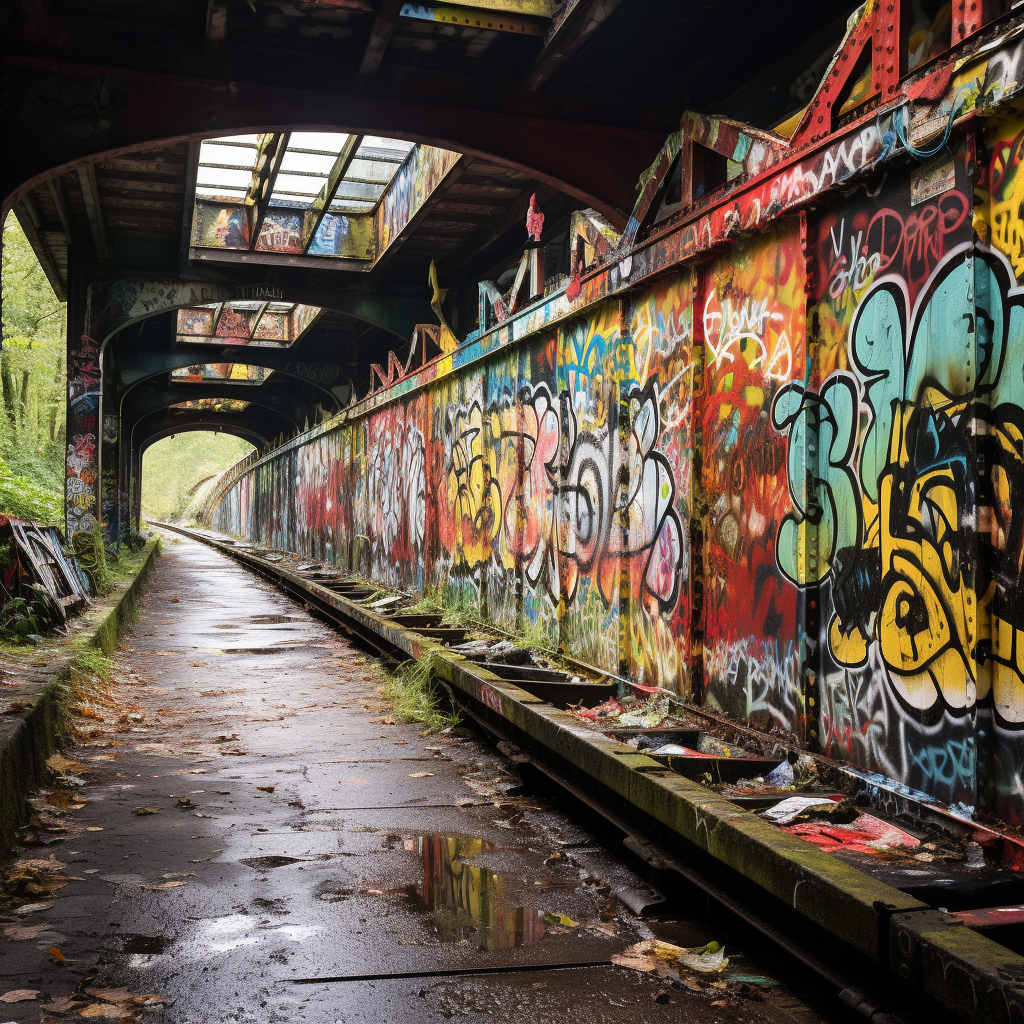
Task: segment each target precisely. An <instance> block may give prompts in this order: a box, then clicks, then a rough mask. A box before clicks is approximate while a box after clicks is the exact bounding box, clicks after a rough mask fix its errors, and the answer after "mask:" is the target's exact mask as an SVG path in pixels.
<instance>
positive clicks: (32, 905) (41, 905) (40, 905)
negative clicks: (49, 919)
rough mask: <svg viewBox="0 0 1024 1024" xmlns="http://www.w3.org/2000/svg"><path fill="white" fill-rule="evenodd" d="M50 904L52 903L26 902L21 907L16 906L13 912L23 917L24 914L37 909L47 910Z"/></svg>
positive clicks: (34, 911)
mask: <svg viewBox="0 0 1024 1024" xmlns="http://www.w3.org/2000/svg"><path fill="white" fill-rule="evenodd" d="M52 906H53V904H52V903H26V904H25V905H24V906H23V907H18V909H17V910H16V911H15V913H16V914H18V915H19V916H20V917H24V916H25V915H26V914H34V913H36V911H39V910H49V909H50V907H52Z"/></svg>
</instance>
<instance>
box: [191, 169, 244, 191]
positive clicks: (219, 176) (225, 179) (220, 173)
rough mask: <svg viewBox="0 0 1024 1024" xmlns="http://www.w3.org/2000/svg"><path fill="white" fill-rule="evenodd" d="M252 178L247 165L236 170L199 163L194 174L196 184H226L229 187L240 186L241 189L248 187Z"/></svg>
mask: <svg viewBox="0 0 1024 1024" xmlns="http://www.w3.org/2000/svg"><path fill="white" fill-rule="evenodd" d="M251 178H252V171H250V170H249V168H248V167H239V168H238V169H237V170H235V169H234V168H227V167H208V166H204V165H203V164H200V165H199V171H198V173H197V174H196V184H197V185H227V186H228V187H231V188H236V189H238V188H240V189H242V190H243V191H244V190H245V189H246V188H248V187H249V181H250V179H251Z"/></svg>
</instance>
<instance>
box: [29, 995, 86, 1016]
mask: <svg viewBox="0 0 1024 1024" xmlns="http://www.w3.org/2000/svg"><path fill="white" fill-rule="evenodd" d="M81 1002H82V997H81V996H61V997H60V999H54V1001H53V1002H52V1003H43V1004H42V1005H41V1006H40V1007H39V1008H40V1009H41V1010H46V1011H47V1013H59V1014H62V1015H63V1014H65V1013H70V1012H71V1011H72V1010H73V1009H74V1008H75V1007H76V1006H78V1005H80V1004H81Z"/></svg>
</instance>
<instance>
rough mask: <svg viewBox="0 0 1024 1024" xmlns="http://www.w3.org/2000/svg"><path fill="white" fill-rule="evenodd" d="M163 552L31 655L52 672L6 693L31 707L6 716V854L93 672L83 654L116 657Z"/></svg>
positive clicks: (2, 841) (0, 762)
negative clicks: (80, 687)
mask: <svg viewBox="0 0 1024 1024" xmlns="http://www.w3.org/2000/svg"><path fill="white" fill-rule="evenodd" d="M159 551H160V540H159V538H157V537H154V538H152V539H151V540H149V541H148V542H147V544H146V547H145V548H144V549H143V556H142V560H141V561H140V563H139V569H138V571H137V572H136V574H135V576H134V577H133V578H132V579H131V580H129V581H126V582H124V583H121V584H120V585H119V586H118V587H117V588H116V589H115V591H114V592H113V593H112V594H110V595H108V596H107V597H105V598H102V599H100V600H98V601H96V602H94V604H93V605H92V606H91V607H90V608H89V610H88V611H86V612H85V613H84V614H83V615H82V616H81V617H80V618H79V619H78V620H77V621H76V622H75V623H74V624H73V631H72V634H71V636H70V637H62V638H60V639H59V640H58V641H56V642H54V643H48V644H44V645H42V646H40V647H38V648H35V649H33V650H32V651H31V652H30V654H31V655H33V656H35V657H36V659H37V660H41V659H43V658H45V660H46V666H45V668H46V671H45V672H31V671H29V672H28V673H27V675H28V677H29V678H28V680H27V682H26V683H25V684H24V685H23V686H22V687H21V688H20V690H18V691H6V692H5V694H4V696H5V697H9V698H15V699H16V700H17V702H18V703H21V704H24V705H26V707H25V709H24V710H22V711H19V712H17V713H15V714H4V715H3V716H0V852H5V851H7V850H10V849H11V848H12V847H13V846H14V844H15V842H16V836H17V830H18V828H19V827H20V826H21V825H22V824H24V822H25V819H26V804H25V798H26V797H27V796H28V794H29V793H30V792H31V791H32V789H33V788H34V787H35V786H36V785H38V784H39V783H40V782H41V781H42V779H43V777H44V770H45V766H46V759H47V758H48V757H50V755H51V754H53V753H54V752H55V751H56V750H57V749H59V747H60V746H61V743H62V741H63V738H64V727H65V724H66V716H67V694H68V690H69V687H71V686H72V685H73V681H74V677H75V675H76V673H77V672H78V671H80V670H81V669H83V668H85V667H87V660H88V658H87V655H86V654H84V653H83V648H85V649H88V648H90V647H91V648H95V649H97V650H99V651H100V652H102V653H103V654H111V653H113V651H114V650H115V649H116V647H117V641H118V638H119V637H120V635H121V632H122V631H123V629H124V627H125V625H126V624H127V623H128V622H130V621H131V618H132V615H133V613H134V611H135V608H136V605H137V604H138V595H139V591H140V590H141V587H142V584H143V582H144V581H145V578H146V577H147V576H148V575H149V572H150V570H151V569H152V567H153V562H154V561H155V559H156V557H157V555H158V554H159Z"/></svg>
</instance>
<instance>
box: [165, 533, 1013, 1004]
mask: <svg viewBox="0 0 1024 1024" xmlns="http://www.w3.org/2000/svg"><path fill="white" fill-rule="evenodd" d="M180 532H182V533H184V534H186V535H188V536H191V537H193V538H195V539H197V540H200V541H202V542H204V543H207V544H210V545H211V546H212V547H215V548H217V549H218V550H220V551H221V552H223V553H224V554H226V555H228V556H230V557H232V558H234V559H236V560H238V561H240V562H242V563H243V564H247V565H249V566H250V567H252V568H254V569H256V570H257V571H259V572H260V573H261V574H263V575H269V576H272V577H275V576H276V577H279V578H281V579H282V580H285V581H287V582H288V584H290V586H291V588H292V589H294V590H304V591H306V592H307V593H309V594H310V595H311V596H315V597H316V599H317V600H318V601H320V602H323V603H327V604H330V605H331V606H332V607H333V608H335V609H337V610H338V611H340V612H342V613H343V614H344V615H345V616H346V617H347V618H349V619H351V620H353V621H354V622H356V623H358V624H359V625H360V626H362V627H365V628H368V629H371V630H373V631H374V632H376V633H377V634H378V635H379V636H381V637H383V638H384V639H386V640H387V641H388V642H389V643H390V644H392V645H394V646H395V647H397V648H400V649H401V650H403V651H405V653H407V654H408V655H409V656H410V657H413V658H418V657H420V656H421V655H422V654H423V653H424V652H425V651H427V650H428V649H429V650H433V651H435V652H436V653H437V655H438V657H437V658H436V659H435V664H436V666H437V669H436V671H437V673H438V675H439V676H441V677H442V678H443V679H444V681H445V682H446V683H447V684H448V685H450V686H452V687H454V688H456V689H457V690H459V691H461V692H462V693H463V694H464V695H466V696H467V697H469V698H471V699H472V700H473V701H474V702H476V704H477V705H479V706H480V708H481V710H482V711H483V712H484V713H485V714H490V715H492V716H496V717H497V719H498V720H503V721H504V722H505V723H507V724H508V725H510V726H512V727H514V729H515V730H516V731H517V732H519V733H521V734H523V735H524V736H526V737H528V738H529V739H530V740H531V741H532V743H533V745H534V746H535V747H536V748H539V749H541V750H544V751H547V752H549V753H550V754H551V755H552V756H554V757H555V758H557V759H559V760H560V761H562V762H563V763H567V764H569V765H571V766H572V767H574V768H575V769H577V770H578V772H579V773H580V775H581V776H582V777H585V778H587V779H589V780H591V781H592V783H593V784H594V786H595V791H596V790H597V789H598V788H602V789H604V790H605V791H607V792H609V793H611V794H615V795H616V796H618V797H620V798H622V799H623V800H625V801H627V802H629V803H630V804H631V805H633V806H634V807H636V808H638V809H639V810H641V811H642V812H644V813H645V814H646V815H648V816H649V817H650V818H651V819H653V820H654V821H657V822H659V823H660V824H662V825H663V826H665V827H666V828H667V829H668V830H669V831H670V832H672V833H675V834H676V835H678V836H679V837H680V838H681V839H683V840H685V841H686V842H687V843H689V844H692V845H693V846H696V847H698V848H699V849H700V850H703V851H705V852H706V853H707V854H708V855H710V856H711V857H712V858H714V859H715V860H717V861H719V862H720V863H722V864H724V865H726V866H728V867H729V868H731V869H733V870H734V871H736V872H737V873H738V874H740V875H741V876H743V877H744V878H745V879H747V880H748V881H749V882H751V883H753V884H754V885H755V886H757V887H759V888H760V889H762V890H763V891H764V892H766V893H769V894H771V895H772V896H774V897H776V898H778V899H780V900H781V901H783V902H784V903H785V904H786V906H789V907H792V908H793V909H794V910H795V911H797V912H798V913H799V914H801V915H802V916H803V917H805V918H806V919H808V920H809V921H812V922H814V923H815V924H816V925H818V926H819V927H821V928H823V929H824V930H825V931H826V932H828V933H830V934H831V935H833V936H834V937H835V938H837V939H839V940H840V941H841V942H842V943H845V944H846V945H847V946H849V947H850V948H851V949H855V950H856V951H857V952H858V953H860V954H862V955H863V956H865V957H866V958H868V959H869V960H871V961H874V962H875V963H876V964H878V966H879V968H881V969H882V970H883V971H885V972H888V971H890V970H891V971H892V972H893V973H894V974H895V975H896V977H898V978H900V979H901V980H902V981H903V982H905V983H909V984H910V985H913V986H914V987H915V988H917V989H918V990H919V991H921V992H923V993H925V994H927V995H928V996H930V997H932V998H934V999H935V1000H936V1001H937V1002H939V1003H940V1004H942V1005H944V1006H946V1007H947V1008H949V1009H950V1010H953V1011H954V1012H955V1013H956V1014H958V1015H959V1016H961V1017H962V1018H963V1019H965V1020H969V1021H976V1022H978V1024H990V1022H994V1021H1007V1022H1009V1021H1021V1020H1024V1014H1022V1013H1021V1006H1022V1005H1024V957H1021V956H1019V955H1018V954H1016V953H1014V952H1013V951H1011V950H1009V949H1007V948H1006V947H1004V946H1002V945H1000V944H999V943H997V942H994V941H992V940H991V939H989V938H986V937H985V936H983V935H981V934H979V933H977V932H975V931H973V930H972V929H969V928H966V927H965V926H964V925H962V924H960V923H959V922H958V921H956V920H955V919H954V918H951V917H949V916H948V915H945V914H940V913H938V912H936V911H932V910H930V908H929V907H928V906H927V905H926V904H924V903H921V902H920V901H918V900H915V899H913V898H911V897H909V896H907V895H906V894H905V893H903V892H901V891H900V890H898V889H895V888H893V887H892V886H889V885H886V884H885V883H883V882H880V881H878V880H877V879H875V878H873V877H872V876H871V875H869V874H867V873H866V872H863V871H860V870H858V869H857V868H855V867H853V866H852V865H849V864H847V863H845V862H844V861H841V860H838V859H837V858H835V857H833V856H831V855H830V854H828V853H825V852H824V851H822V850H820V849H818V848H817V847H815V846H813V845H812V844H810V843H807V842H804V841H803V840H802V839H799V838H798V837H796V836H792V835H790V834H789V833H786V832H783V831H781V830H780V829H778V828H775V827H774V826H772V825H770V824H769V823H768V822H766V821H764V820H762V819H761V818H759V817H757V816H756V815H755V814H753V813H752V812H750V811H748V810H746V809H744V808H741V807H738V806H737V805H736V804H734V803H732V802H731V801H729V800H727V799H725V798H724V797H722V796H719V795H718V794H717V793H715V792H714V791H712V790H709V789H707V788H705V787H704V786H701V785H700V784H699V783H696V782H691V781H690V780H688V779H685V778H683V777H682V776H680V775H677V774H676V773H674V772H671V771H670V770H666V769H664V767H663V766H662V765H661V764H659V763H658V762H657V761H654V760H653V759H652V758H649V757H647V756H645V755H643V754H638V753H637V752H636V751H635V750H633V749H632V748H631V747H628V746H626V745H625V744H623V743H620V742H618V741H616V740H612V739H609V738H608V737H606V736H603V735H601V734H600V733H597V732H594V731H592V730H589V729H587V728H586V727H585V726H581V725H580V724H579V723H578V722H577V721H576V720H575V719H574V718H573V716H572V715H570V714H568V713H567V712H565V711H561V710H559V709H558V708H555V707H554V706H552V705H550V704H547V703H545V702H544V701H541V700H540V699H538V698H536V697H534V696H533V695H532V694H529V693H527V692H526V691H525V690H522V689H520V688H519V687H517V686H516V685H515V684H514V683H509V682H508V681H506V680H503V679H500V678H498V677H497V676H495V675H494V674H493V673H490V672H488V671H487V670H486V669H485V668H483V667H482V666H480V665H478V664H476V663H474V662H471V661H469V660H468V659H466V658H464V657H462V656H461V655H458V654H455V653H453V652H452V651H450V650H448V649H447V648H444V647H441V646H440V645H437V644H434V643H432V642H430V641H429V640H427V639H426V638H424V637H421V636H418V635H417V634H416V633H415V632H414V631H413V630H412V629H411V628H406V627H402V626H399V625H397V624H396V623H394V622H391V621H389V620H388V619H386V618H385V617H383V616H381V615H378V614H376V613H375V612H373V611H371V610H370V609H368V608H366V607H364V606H362V605H358V604H355V603H353V602H351V601H348V600H347V599H345V598H343V597H340V596H339V595H337V594H335V593H334V592H333V591H330V590H328V589H327V588H326V587H322V586H319V585H318V584H317V583H315V582H312V581H310V580H306V579H304V578H303V577H301V576H298V575H296V574H294V573H291V572H289V571H288V570H286V569H282V568H280V567H279V566H276V565H274V564H273V563H271V562H266V561H264V560H263V559H260V558H259V557H258V556H255V555H252V554H250V553H249V552H246V551H241V550H238V549H237V548H234V547H233V545H231V544H229V543H224V542H221V541H219V540H217V539H215V538H212V537H210V536H207V535H204V534H202V533H195V532H193V531H189V530H180ZM901 951H902V952H901Z"/></svg>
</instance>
